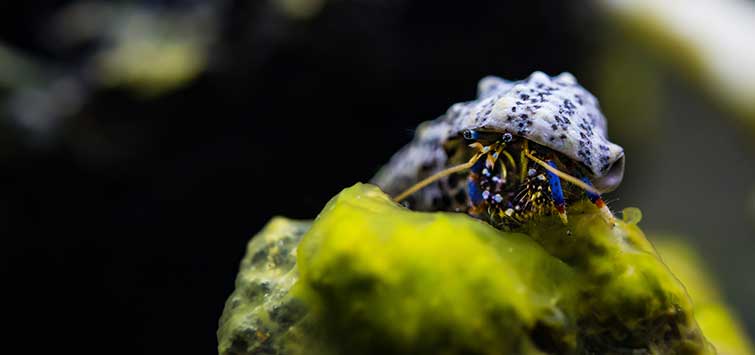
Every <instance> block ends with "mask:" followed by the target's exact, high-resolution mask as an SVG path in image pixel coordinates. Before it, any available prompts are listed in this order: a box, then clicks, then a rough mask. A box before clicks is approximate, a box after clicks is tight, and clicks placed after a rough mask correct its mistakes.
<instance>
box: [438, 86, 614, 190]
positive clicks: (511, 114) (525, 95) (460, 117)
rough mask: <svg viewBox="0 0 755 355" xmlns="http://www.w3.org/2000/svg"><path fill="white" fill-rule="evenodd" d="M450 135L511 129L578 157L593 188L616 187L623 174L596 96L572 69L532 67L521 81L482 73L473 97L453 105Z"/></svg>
mask: <svg viewBox="0 0 755 355" xmlns="http://www.w3.org/2000/svg"><path fill="white" fill-rule="evenodd" d="M445 119H446V120H447V122H448V124H449V126H448V128H450V130H451V132H449V133H450V135H454V134H459V133H460V132H463V131H464V130H466V129H475V130H480V131H493V132H510V133H512V134H514V135H517V136H520V137H524V138H526V139H529V140H530V141H533V142H535V143H538V144H541V145H543V146H546V147H548V148H550V149H553V150H555V151H557V152H560V153H563V154H564V155H566V156H568V157H570V158H572V159H574V160H576V161H578V162H580V163H583V164H584V165H585V166H586V167H587V168H588V169H589V170H590V172H591V173H592V176H591V179H592V180H593V184H595V186H596V188H598V189H599V190H601V191H603V192H607V191H611V190H613V189H615V188H616V187H617V186H618V185H619V183H621V179H622V177H623V174H624V149H623V148H621V147H620V146H618V145H616V144H614V143H611V142H610V141H608V138H607V135H606V118H605V117H604V116H603V114H602V113H601V112H600V108H599V105H598V100H597V99H596V98H595V97H594V96H593V95H592V94H590V92H588V91H587V90H586V89H585V88H583V87H582V86H580V85H579V84H578V83H577V80H576V79H575V78H574V76H573V75H571V74H569V73H562V74H561V75H558V76H556V77H552V78H551V77H549V76H547V75H545V74H544V73H542V72H539V71H537V72H534V73H533V74H532V75H530V76H529V77H528V78H527V79H524V80H521V81H514V82H512V81H507V80H504V79H501V78H497V77H492V76H491V77H486V78H483V79H482V80H480V83H479V85H478V98H477V100H474V101H471V102H467V103H459V104H456V105H453V106H452V107H451V108H450V109H449V110H448V113H447V114H446V118H445Z"/></svg>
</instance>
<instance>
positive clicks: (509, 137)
mask: <svg viewBox="0 0 755 355" xmlns="http://www.w3.org/2000/svg"><path fill="white" fill-rule="evenodd" d="M512 139H514V137H513V136H512V135H511V133H509V132H506V133H504V134H503V137H501V140H502V141H503V143H508V142H511V140H512Z"/></svg>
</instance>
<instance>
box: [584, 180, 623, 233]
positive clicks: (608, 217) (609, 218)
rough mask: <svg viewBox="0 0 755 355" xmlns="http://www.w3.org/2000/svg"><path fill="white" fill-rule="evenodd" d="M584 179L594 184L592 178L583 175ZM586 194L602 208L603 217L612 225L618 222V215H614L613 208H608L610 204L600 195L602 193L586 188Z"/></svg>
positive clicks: (589, 183)
mask: <svg viewBox="0 0 755 355" xmlns="http://www.w3.org/2000/svg"><path fill="white" fill-rule="evenodd" d="M582 181H583V182H584V183H585V184H587V185H590V186H592V182H590V179H588V178H587V177H583V178H582ZM585 194H586V195H587V198H588V199H590V202H592V203H593V204H595V206H596V207H598V208H599V209H600V215H601V217H603V219H604V220H605V221H606V222H607V223H608V224H610V225H612V226H613V225H615V224H616V217H614V216H613V213H611V210H609V209H608V206H607V205H606V203H605V201H603V198H602V197H600V194H596V193H594V192H591V191H588V190H585Z"/></svg>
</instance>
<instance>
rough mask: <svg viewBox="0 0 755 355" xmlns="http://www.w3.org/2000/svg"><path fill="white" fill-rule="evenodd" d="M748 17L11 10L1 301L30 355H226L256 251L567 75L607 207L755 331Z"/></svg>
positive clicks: (492, 5)
mask: <svg viewBox="0 0 755 355" xmlns="http://www.w3.org/2000/svg"><path fill="white" fill-rule="evenodd" d="M753 38H755V1H751V0H719V1H716V0H707V1H706V0H686V1H682V0H674V1H671V0H670V1H664V2H657V1H651V0H646V1H621V0H593V1H550V0H539V1H527V2H524V1H517V2H515V1H467V2H463V3H462V2H442V1H437V0H435V1H433V0H380V1H378V0H252V1H250V0H216V1H210V0H163V1H161V0H151V1H150V0H142V1H137V0H131V1H126V0H123V1H83V0H79V1H61V0H55V1H42V0H30V1H23V2H20V1H14V2H11V1H4V2H2V3H0V211H1V213H0V218H2V220H1V221H0V226H1V227H2V228H3V231H2V232H3V241H4V244H5V245H4V246H3V247H2V248H0V255H1V256H2V257H1V258H0V260H1V261H2V265H0V267H2V269H1V270H2V271H3V275H4V276H3V279H4V281H6V282H5V283H4V288H3V290H4V292H2V294H3V298H6V301H5V302H4V304H5V305H6V307H7V309H6V312H8V313H9V314H10V315H11V317H10V318H6V319H7V320H6V322H7V324H11V325H12V327H13V328H14V331H13V333H11V335H8V337H7V338H6V341H5V342H6V343H10V344H9V345H18V346H20V347H21V348H22V349H23V350H25V353H36V352H45V353H49V352H53V351H57V350H59V349H66V348H69V349H76V350H77V351H78V352H92V353H116V352H124V353H171V354H172V353H203V354H204V353H213V352H216V339H215V331H216V329H217V321H218V318H219V316H220V313H221V311H222V309H223V304H224V302H225V299H226V297H228V295H229V294H230V293H231V291H232V290H233V282H234V278H235V275H236V271H237V269H238V263H239V262H240V260H241V257H242V255H243V253H244V251H245V249H244V248H245V244H246V242H247V241H248V239H249V238H250V237H251V236H252V235H254V233H256V232H257V231H258V230H259V229H260V228H261V227H262V226H263V225H264V223H265V222H266V221H267V220H269V219H270V218H271V217H272V216H275V215H285V216H288V217H294V218H301V219H310V218H313V217H314V216H316V214H317V213H318V212H319V210H320V209H321V208H322V207H323V206H324V204H325V203H326V202H327V201H328V199H329V198H330V197H332V196H333V195H335V194H336V193H338V192H339V191H340V190H341V189H342V188H345V187H348V186H351V185H352V184H354V183H356V182H359V181H367V180H369V178H370V177H371V176H372V175H373V174H374V173H375V172H376V171H377V169H378V168H379V167H380V166H381V165H382V164H384V163H385V162H387V160H388V159H389V158H390V156H391V155H392V154H393V153H394V152H395V151H397V150H398V149H399V148H400V147H401V146H402V145H404V144H406V143H407V142H408V141H409V140H410V139H411V137H412V134H413V129H414V128H415V127H416V126H417V125H418V124H419V123H420V122H422V121H425V120H430V119H433V118H435V117H437V116H439V115H441V114H443V113H444V112H445V110H446V109H447V108H448V107H449V106H450V105H451V104H453V103H455V102H459V101H466V100H471V99H473V98H474V95H475V90H476V83H477V81H478V80H479V79H480V78H482V77H483V76H485V75H491V74H492V75H498V76H502V77H504V78H507V79H517V80H518V79H522V78H525V77H526V76H528V75H529V74H530V73H531V72H532V71H534V70H542V71H544V72H546V73H548V74H550V75H556V74H558V73H560V72H563V71H569V72H572V73H573V74H574V75H575V76H576V77H577V78H578V80H579V81H580V83H581V84H583V85H584V86H585V87H587V88H588V89H589V90H590V91H592V92H593V93H594V94H595V95H596V96H597V97H598V98H599V100H600V102H601V105H602V107H603V110H604V113H605V114H606V116H607V117H608V121H609V135H610V137H611V139H612V140H613V141H615V142H617V143H618V144H620V145H622V146H624V148H625V150H626V152H627V170H626V175H625V181H624V183H623V185H622V187H621V188H620V189H619V190H617V191H616V192H614V193H612V194H610V196H608V200H609V201H610V206H611V207H612V208H613V209H614V210H615V211H620V210H621V209H623V208H624V207H628V206H634V207H639V208H640V209H641V210H642V211H643V214H644V218H643V220H642V222H641V223H640V225H641V226H642V227H643V229H644V230H645V231H646V232H647V233H648V235H649V238H650V239H651V241H652V240H653V239H654V238H668V237H674V238H683V239H684V240H685V241H686V242H688V243H690V244H691V245H693V246H694V247H695V248H696V249H697V250H698V251H699V252H700V254H701V255H702V257H703V258H704V260H705V262H706V263H707V265H708V266H709V267H710V269H711V272H712V273H713V275H715V276H716V278H717V280H718V281H719V282H720V286H721V288H722V291H723V294H724V297H725V299H726V300H727V301H728V302H729V304H730V305H732V308H733V310H734V311H735V313H737V314H738V315H739V316H740V317H741V319H742V321H743V322H744V325H745V327H746V328H747V329H748V331H749V334H750V335H751V336H753V335H755V307H753V306H752V304H751V300H752V299H755V281H754V280H755V278H753V276H752V271H753V270H755V257H753V256H754V255H755V253H754V252H753V249H754V248H755V235H753V232H754V231H755V223H754V222H755V164H753V163H755V147H754V146H753V138H755V136H754V135H755V45H753V42H752V39H753Z"/></svg>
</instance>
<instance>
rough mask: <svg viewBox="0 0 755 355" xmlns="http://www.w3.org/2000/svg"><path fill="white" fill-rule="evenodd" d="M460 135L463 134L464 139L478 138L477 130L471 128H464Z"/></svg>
mask: <svg viewBox="0 0 755 355" xmlns="http://www.w3.org/2000/svg"><path fill="white" fill-rule="evenodd" d="M462 135H463V136H464V139H469V140H472V139H477V138H479V134H477V131H475V130H471V129H465V130H464V132H463V133H462Z"/></svg>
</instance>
